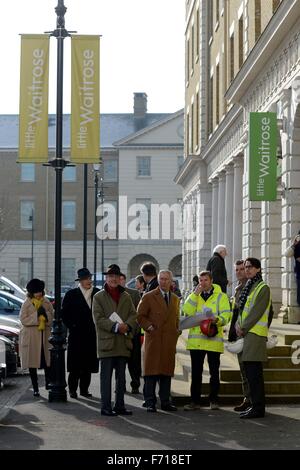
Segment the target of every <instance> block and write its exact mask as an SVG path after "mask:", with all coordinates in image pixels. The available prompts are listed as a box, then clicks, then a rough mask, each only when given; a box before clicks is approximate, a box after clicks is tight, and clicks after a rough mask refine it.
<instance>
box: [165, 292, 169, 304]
mask: <svg viewBox="0 0 300 470" xmlns="http://www.w3.org/2000/svg"><path fill="white" fill-rule="evenodd" d="M164 298H165V301H166V304H167V305H169V295H168V294H167V293H166V292H165V294H164Z"/></svg>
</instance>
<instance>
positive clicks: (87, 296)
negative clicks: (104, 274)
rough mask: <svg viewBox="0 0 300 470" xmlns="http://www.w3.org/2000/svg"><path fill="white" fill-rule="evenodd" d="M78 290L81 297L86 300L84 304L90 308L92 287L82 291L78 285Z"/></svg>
mask: <svg viewBox="0 0 300 470" xmlns="http://www.w3.org/2000/svg"><path fill="white" fill-rule="evenodd" d="M79 289H80V291H81V293H82V295H83V297H84V298H85V300H86V303H87V304H88V306H89V307H90V308H92V293H93V287H91V288H90V289H84V288H83V287H82V286H81V285H80V284H79Z"/></svg>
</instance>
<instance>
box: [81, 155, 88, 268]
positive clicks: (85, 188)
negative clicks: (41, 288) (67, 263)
mask: <svg viewBox="0 0 300 470" xmlns="http://www.w3.org/2000/svg"><path fill="white" fill-rule="evenodd" d="M87 211H88V164H87V163H85V164H84V165H83V250H82V251H83V252H82V267H83V268H86V267H87Z"/></svg>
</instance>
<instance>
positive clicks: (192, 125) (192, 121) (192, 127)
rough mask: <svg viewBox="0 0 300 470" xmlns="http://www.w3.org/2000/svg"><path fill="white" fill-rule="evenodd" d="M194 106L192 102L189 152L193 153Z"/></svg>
mask: <svg viewBox="0 0 300 470" xmlns="http://www.w3.org/2000/svg"><path fill="white" fill-rule="evenodd" d="M194 110H195V106H194V103H192V111H191V153H192V154H193V153H194V126H195V116H194Z"/></svg>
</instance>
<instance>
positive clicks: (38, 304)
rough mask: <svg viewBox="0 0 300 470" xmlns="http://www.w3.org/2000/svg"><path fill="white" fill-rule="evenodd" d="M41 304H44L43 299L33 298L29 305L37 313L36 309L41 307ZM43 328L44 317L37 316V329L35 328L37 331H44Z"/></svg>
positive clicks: (44, 325) (44, 324)
mask: <svg viewBox="0 0 300 470" xmlns="http://www.w3.org/2000/svg"><path fill="white" fill-rule="evenodd" d="M43 302H44V297H42V298H41V299H36V298H35V297H33V298H32V299H31V303H32V305H33V306H34V308H35V309H36V311H38V309H39V308H40V307H42V305H43ZM45 328H46V318H45V317H44V315H38V327H37V329H38V330H39V331H44V330H45Z"/></svg>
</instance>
